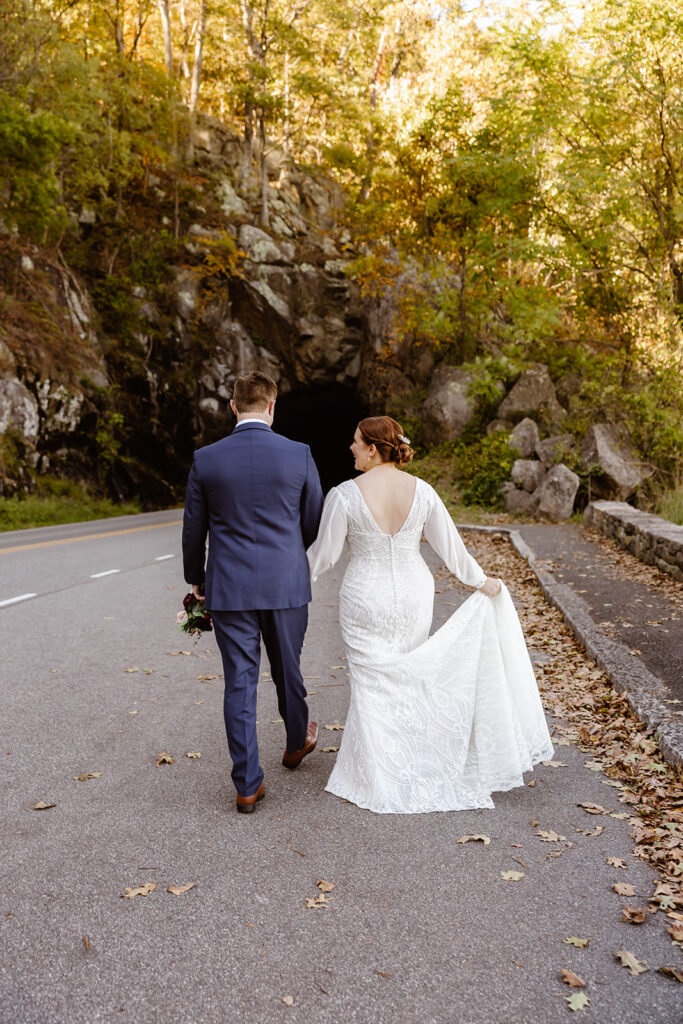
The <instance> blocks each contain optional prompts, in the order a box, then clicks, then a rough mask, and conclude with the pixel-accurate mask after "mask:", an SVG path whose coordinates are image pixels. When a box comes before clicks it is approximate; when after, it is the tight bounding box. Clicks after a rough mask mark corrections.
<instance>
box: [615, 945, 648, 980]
mask: <svg viewBox="0 0 683 1024" xmlns="http://www.w3.org/2000/svg"><path fill="white" fill-rule="evenodd" d="M614 955H615V957H616V958H617V960H618V961H619V963H620V964H621V966H622V967H626V968H627V969H628V970H629V971H630V973H631V974H632V975H634V977H635V975H637V974H645V971H647V970H648V967H647V964H646V963H645V961H642V962H641V961H640V960H638V958H637V957H636V956H634V955H633V953H630V952H629V951H628V950H627V949H619V950H617V952H616V953H615V954H614Z"/></svg>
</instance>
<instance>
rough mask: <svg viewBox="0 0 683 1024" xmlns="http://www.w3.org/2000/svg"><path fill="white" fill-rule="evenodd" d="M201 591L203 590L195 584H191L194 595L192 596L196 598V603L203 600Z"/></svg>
mask: <svg viewBox="0 0 683 1024" xmlns="http://www.w3.org/2000/svg"><path fill="white" fill-rule="evenodd" d="M202 589H203V588H202V587H200V586H198V585H197V584H196V583H193V584H192V593H193V594H194V596H195V597H196V598H197V600H198V601H203V600H204V595H203V594H202Z"/></svg>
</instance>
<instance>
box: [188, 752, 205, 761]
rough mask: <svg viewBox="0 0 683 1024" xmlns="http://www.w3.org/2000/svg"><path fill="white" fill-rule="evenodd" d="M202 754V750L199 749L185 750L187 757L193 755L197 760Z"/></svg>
mask: <svg viewBox="0 0 683 1024" xmlns="http://www.w3.org/2000/svg"><path fill="white" fill-rule="evenodd" d="M201 756H202V755H201V752H200V751H199V750H187V751H186V752H185V757H193V758H195V760H196V759H197V758H198V757H201Z"/></svg>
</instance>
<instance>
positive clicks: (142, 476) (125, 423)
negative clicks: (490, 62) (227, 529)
mask: <svg viewBox="0 0 683 1024" xmlns="http://www.w3.org/2000/svg"><path fill="white" fill-rule="evenodd" d="M194 141H195V145H194V153H195V158H194V160H195V162H194V166H193V168H192V169H191V180H190V183H189V184H186V185H185V187H184V191H183V192H182V194H181V195H180V196H178V183H177V182H174V181H173V180H171V179H170V178H169V177H167V178H163V177H162V176H161V172H160V173H159V174H158V175H156V176H155V175H152V174H149V175H148V176H147V177H146V179H145V181H144V183H143V185H142V187H141V192H140V195H139V196H135V197H130V207H129V211H128V219H129V222H131V223H132V222H133V221H134V220H136V221H137V223H143V222H144V227H142V228H141V229H140V231H139V233H138V234H135V233H134V232H133V233H131V234H129V237H128V238H127V240H126V245H127V246H128V247H129V248H130V250H131V255H130V257H127V258H126V259H125V260H124V261H123V262H122V257H121V253H122V251H123V246H122V245H120V244H119V248H118V249H117V248H116V247H115V245H113V244H112V243H111V241H110V240H109V236H110V234H111V232H112V226H111V225H110V224H105V223H101V222H100V219H99V215H98V214H97V213H93V211H85V212H83V211H81V213H80V215H79V217H78V220H79V223H80V235H81V237H80V239H79V240H78V241H77V243H76V244H74V245H73V246H72V247H71V250H70V252H67V254H66V258H62V257H61V254H56V253H54V252H48V251H44V250H41V249H39V248H37V247H32V246H26V245H23V244H22V243H21V240H20V239H17V238H15V237H9V236H7V235H5V236H4V237H3V238H0V270H1V272H0V301H1V302H2V307H3V310H4V312H5V313H6V314H7V315H5V316H4V317H3V322H2V326H1V327H0V492H2V493H5V494H8V493H13V492H14V491H16V490H18V489H22V488H29V487H30V486H31V479H32V477H33V476H35V474H36V473H45V472H53V473H57V474H64V473H66V474H68V475H78V476H81V477H85V478H88V477H90V478H93V477H97V478H98V479H99V481H100V483H102V484H103V485H106V486H107V487H108V488H109V489H110V490H111V491H113V492H114V493H115V494H118V495H120V496H124V495H126V494H130V493H138V494H142V496H143V499H145V498H146V499H147V500H148V502H149V503H156V502H163V501H170V500H172V499H173V498H174V497H176V496H177V495H178V493H180V490H181V489H182V485H183V484H184V479H185V474H186V472H187V465H188V460H189V457H190V455H191V451H192V449H193V448H194V447H196V446H197V445H200V444H204V443H208V442H210V441H212V440H215V439H216V438H217V437H219V436H221V435H222V434H224V433H225V432H226V430H228V429H229V428H230V426H231V425H232V415H231V413H230V410H229V404H228V402H229V398H230V396H231V393H232V385H233V382H234V379H235V376H236V375H238V374H241V373H245V372H247V371H249V370H251V369H261V370H264V371H265V372H267V373H269V374H270V375H271V376H273V377H274V378H275V379H276V380H277V381H278V383H279V388H280V393H281V394H286V393H287V392H293V391H297V390H302V389H311V388H320V387H328V388H334V389H336V390H337V391H340V390H347V391H348V392H349V394H353V393H354V392H358V391H359V390H360V391H362V392H363V394H364V397H365V398H366V399H367V400H368V401H372V400H373V397H374V396H373V384H372V379H373V378H372V374H369V373H368V372H367V370H366V364H367V363H371V362H373V361H374V352H375V349H376V347H377V339H376V338H374V339H370V338H369V337H368V332H367V330H366V320H367V314H366V312H364V310H363V308H362V303H361V300H360V296H359V293H358V290H357V288H356V286H355V285H354V284H353V283H352V281H351V280H350V279H349V278H348V277H347V275H346V273H345V271H346V267H347V265H348V263H349V261H350V259H351V258H353V256H354V255H355V254H354V252H353V248H352V240H351V238H350V235H349V233H348V231H347V230H346V229H345V228H344V226H343V224H342V223H341V218H340V213H341V209H342V196H341V193H340V190H339V189H338V187H337V186H336V185H335V184H334V183H333V182H331V181H329V180H326V179H325V178H323V177H322V176H315V175H312V174H309V173H304V172H303V171H301V170H299V169H298V168H296V167H294V166H292V164H291V163H289V162H288V161H287V160H286V159H285V158H284V157H283V155H282V154H278V153H273V154H271V155H270V157H269V188H268V206H269V214H270V218H269V225H268V227H267V229H264V228H263V227H260V226H257V223H258V220H259V216H258V214H259V201H260V196H259V195H258V187H257V184H258V183H257V181H256V180H255V178H254V179H253V180H250V181H249V182H248V183H247V186H246V187H245V188H244V189H241V188H240V186H239V185H238V182H239V181H240V178H241V168H242V163H243V147H242V144H241V141H240V140H239V139H238V138H237V137H236V136H235V135H234V134H232V133H231V132H229V131H228V130H227V129H226V128H225V127H224V126H223V125H221V124H219V123H218V122H214V121H209V120H208V119H207V120H205V121H203V122H201V123H200V125H199V127H198V129H197V132H196V136H195V140H194ZM173 235H177V239H176V238H174V237H173ZM71 257H73V258H71ZM70 262H71V265H70ZM73 262H76V263H77V264H78V270H77V271H76V270H75V269H73ZM36 311H37V312H36Z"/></svg>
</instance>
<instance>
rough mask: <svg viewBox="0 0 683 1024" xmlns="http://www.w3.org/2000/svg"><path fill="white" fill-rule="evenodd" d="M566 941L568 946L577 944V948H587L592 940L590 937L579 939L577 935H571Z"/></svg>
mask: <svg viewBox="0 0 683 1024" xmlns="http://www.w3.org/2000/svg"><path fill="white" fill-rule="evenodd" d="M564 942H566V943H567V945H568V946H576V948H577V949H585V947H586V946H587V945H588V943H589V942H590V939H577V937H576V935H570V936H569V938H568V939H564Z"/></svg>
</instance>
